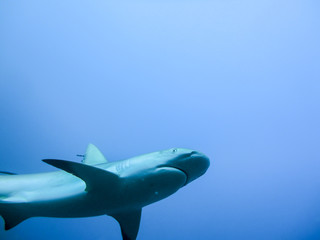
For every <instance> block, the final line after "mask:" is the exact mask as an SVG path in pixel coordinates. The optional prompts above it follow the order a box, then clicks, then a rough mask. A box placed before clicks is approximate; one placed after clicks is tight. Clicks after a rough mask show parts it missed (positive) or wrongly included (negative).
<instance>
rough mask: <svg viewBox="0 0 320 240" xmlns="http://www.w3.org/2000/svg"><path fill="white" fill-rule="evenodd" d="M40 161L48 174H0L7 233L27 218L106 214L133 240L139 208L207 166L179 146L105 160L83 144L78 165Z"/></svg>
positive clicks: (194, 153) (0, 210)
mask: <svg viewBox="0 0 320 240" xmlns="http://www.w3.org/2000/svg"><path fill="white" fill-rule="evenodd" d="M43 161H44V162H46V163H48V164H50V165H52V166H54V167H56V168H59V169H61V170H62V171H55V172H49V173H38V174H24V175H16V174H13V173H8V172H1V173H0V215H1V216H2V217H3V219H4V222H5V230H9V229H11V228H13V227H15V226H16V225H18V224H19V223H21V222H22V221H24V220H26V219H28V218H31V217H57V218H77V217H91V216H99V215H109V216H111V217H113V218H115V219H116V220H117V221H118V222H119V224H120V227H121V233H122V237H123V239H124V240H135V239H136V237H137V234H138V231H139V225H140V218H141V209H142V208H143V207H144V206H147V205H149V204H151V203H154V202H157V201H159V200H161V199H164V198H166V197H168V196H170V195H171V194H173V193H175V192H176V191H178V190H179V189H180V188H181V187H184V186H186V185H187V184H189V183H190V182H192V181H193V180H195V179H196V178H198V177H200V176H202V175H203V174H204V173H205V172H206V170H207V169H208V167H209V165H210V161H209V158H208V157H207V156H205V155H204V154H202V153H200V152H197V151H194V150H190V149H184V148H173V149H169V150H164V151H159V152H153V153H149V154H145V155H141V156H137V157H133V158H129V159H126V160H123V161H118V162H108V161H107V160H106V159H105V157H104V156H103V155H102V153H101V152H100V151H99V150H98V149H97V148H96V147H95V146H94V145H92V144H89V146H88V148H87V151H86V154H85V155H84V158H83V161H82V163H77V162H70V161H66V160H58V159H44V160H43Z"/></svg>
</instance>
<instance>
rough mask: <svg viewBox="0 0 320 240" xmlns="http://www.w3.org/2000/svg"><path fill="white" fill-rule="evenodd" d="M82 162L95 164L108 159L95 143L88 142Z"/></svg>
mask: <svg viewBox="0 0 320 240" xmlns="http://www.w3.org/2000/svg"><path fill="white" fill-rule="evenodd" d="M82 162H83V163H84V164H88V165H96V164H100V163H106V162H108V161H107V159H106V158H105V157H104V156H103V154H102V153H101V152H100V150H99V149H98V148H97V147H96V146H95V145H93V144H91V143H90V144H89V145H88V147H87V151H86V154H85V155H84V158H83V161H82Z"/></svg>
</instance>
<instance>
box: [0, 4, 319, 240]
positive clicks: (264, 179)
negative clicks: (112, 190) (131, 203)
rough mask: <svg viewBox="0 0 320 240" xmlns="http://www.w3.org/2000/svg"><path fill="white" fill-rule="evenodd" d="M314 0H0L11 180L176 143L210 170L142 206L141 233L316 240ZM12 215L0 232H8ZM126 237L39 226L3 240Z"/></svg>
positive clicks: (106, 226) (1, 113)
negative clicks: (63, 162)
mask: <svg viewBox="0 0 320 240" xmlns="http://www.w3.org/2000/svg"><path fill="white" fill-rule="evenodd" d="M319 7H320V4H319V1H313V0H304V1H302V0H301V1H299V0H291V1H289V0H284V1H279V0H262V1H253V0H243V1H220V0H219V1H216V0H214V1H208V0H200V1H195V0H185V1H183V0H173V1H167V0H164V1H158V0H155V1H145V0H137V1H134V0H130V1H129V0H128V1H122V0H120V1H113V0H110V1H99V0H93V1H75V0H74V1H72V0H70V1H34V0H30V1H21V0H18V1H1V2H0V33H1V37H0V136H1V140H0V141H1V144H0V156H1V157H0V159H1V160H0V170H1V171H12V172H17V173H35V172H45V171H53V170H55V169H54V168H53V167H51V166H49V165H46V164H44V163H43V162H41V161H40V160H41V159H43V158H61V159H68V160H72V161H80V159H79V158H77V157H76V156H75V155H76V154H83V153H84V151H85V148H86V146H87V144H88V143H94V144H95V145H97V146H98V147H99V148H100V149H101V151H102V152H103V153H104V154H105V156H106V157H107V159H109V160H110V161H117V160H122V159H125V158H128V157H132V156H136V155H139V154H143V153H147V152H152V151H158V150H162V149H167V148H171V147H185V148H192V149H196V150H199V151H202V152H204V153H205V154H207V155H208V156H209V157H210V158H211V166H210V168H209V170H208V172H207V173H206V174H205V175H204V176H203V177H201V178H199V179H198V180H196V181H194V182H193V183H191V184H190V185H188V186H186V187H185V188H183V189H181V190H180V191H179V192H177V193H176V194H175V195H173V196H171V197H169V198H167V199H165V200H163V201H161V202H158V203H156V204H153V205H151V206H148V207H146V208H145V209H144V210H143V213H142V221H141V228H140V232H139V236H138V239H145V240H147V239H159V240H160V239H161V240H162V239H184V240H187V239H189V240H193V239H219V240H220V239H223V240H224V239H232V240H233V239H237V240H238V239H246V240H247V239H249V240H250V239H259V240H260V239H268V240H269V239H320V204H319V203H320V177H319V176H320V175H319V173H320V150H319V140H320V127H319V122H320V106H319V105H320V68H319V66H320V47H319V43H320V15H319ZM3 225H4V224H3V221H2V220H0V228H1V229H3ZM22 238H23V239H26V240H31V239H32V240H40V239H49V240H50V239H83V240H85V239H97V240H100V239H121V234H120V229H119V226H118V225H117V223H116V221H115V220H113V219H112V218H110V217H107V216H102V217H96V218H84V219H54V218H33V219H29V220H27V221H25V222H23V223H22V224H21V225H19V226H17V227H16V228H14V229H12V230H10V231H8V232H4V230H0V239H5V240H9V239H10V240H18V239H19V240H21V239H22Z"/></svg>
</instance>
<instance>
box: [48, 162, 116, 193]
mask: <svg viewBox="0 0 320 240" xmlns="http://www.w3.org/2000/svg"><path fill="white" fill-rule="evenodd" d="M42 161H44V162H45V163H48V164H50V165H52V166H54V167H57V168H60V169H62V170H64V171H66V172H68V173H71V174H73V175H75V176H77V177H79V178H81V179H82V180H83V181H85V183H86V185H87V187H86V191H88V192H90V191H97V192H103V193H105V192H106V191H109V192H112V189H115V188H116V186H117V184H118V183H119V182H120V181H119V180H120V178H119V176H118V175H116V174H114V173H112V172H109V171H106V170H104V169H101V168H97V167H93V166H90V165H86V164H82V163H76V162H70V161H66V160H57V159H43V160H42ZM106 185H107V186H109V187H107V186H106Z"/></svg>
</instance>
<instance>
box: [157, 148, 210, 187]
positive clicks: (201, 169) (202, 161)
mask: <svg viewBox="0 0 320 240" xmlns="http://www.w3.org/2000/svg"><path fill="white" fill-rule="evenodd" d="M159 154H161V155H162V156H161V158H162V162H161V163H160V164H159V166H158V167H159V168H161V167H169V168H174V169H177V170H179V171H181V172H183V173H184V174H185V175H186V178H187V180H186V183H185V185H187V184H188V183H190V182H192V181H193V180H195V179H197V178H198V177H200V176H202V175H203V174H204V173H205V172H206V171H207V169H208V168H209V166H210V161H209V158H208V157H207V156H206V155H204V154H203V153H200V152H198V151H195V150H190V149H186V148H172V149H169V150H165V151H161V152H159Z"/></svg>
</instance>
